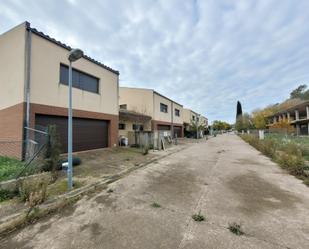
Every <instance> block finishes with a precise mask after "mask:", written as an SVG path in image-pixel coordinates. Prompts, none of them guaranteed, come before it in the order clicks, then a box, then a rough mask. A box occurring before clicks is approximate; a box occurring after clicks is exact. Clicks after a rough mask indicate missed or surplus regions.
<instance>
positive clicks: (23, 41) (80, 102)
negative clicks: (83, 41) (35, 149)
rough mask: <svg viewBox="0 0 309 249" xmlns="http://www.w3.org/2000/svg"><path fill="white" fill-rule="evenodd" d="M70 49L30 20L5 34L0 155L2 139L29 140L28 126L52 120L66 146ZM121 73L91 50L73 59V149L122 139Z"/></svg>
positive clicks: (0, 49)
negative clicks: (119, 97) (119, 115)
mask: <svg viewBox="0 0 309 249" xmlns="http://www.w3.org/2000/svg"><path fill="white" fill-rule="evenodd" d="M70 50H71V48H70V47H69V46H67V45H65V44H63V43H61V42H59V41H56V40H55V39H53V38H50V37H49V36H48V35H46V34H43V33H42V32H39V31H38V30H36V29H34V28H32V27H31V26H30V23H28V22H24V23H22V24H20V25H18V26H16V27H14V28H13V29H11V30H9V31H7V32H5V33H3V34H1V35H0V54H1V58H0V85H1V92H0V155H1V145H2V147H3V145H4V143H1V142H3V141H22V140H24V127H25V126H27V127H31V128H35V127H39V126H40V127H42V126H43V127H46V126H48V125H50V124H55V125H57V130H58V132H59V134H60V139H61V143H62V152H66V148H67V115H68V114H67V113H68V109H67V108H68V64H69V62H68V59H67V56H68V53H69V51H70ZM118 78H119V72H118V71H115V70H113V69H111V68H109V67H107V66H105V65H104V64H102V63H100V62H98V61H96V60H94V59H92V58H90V57H88V56H86V55H84V56H83V57H82V58H81V59H80V60H78V61H76V62H74V63H73V151H82V150H91V149H97V148H104V147H111V146H115V145H116V144H117V140H118ZM2 149H3V148H2ZM23 149H24V148H23V146H22V143H20V145H19V146H16V148H15V150H14V151H11V152H10V154H9V155H8V156H15V157H18V158H21V157H22V154H23ZM2 151H3V150H2ZM2 154H3V153H2Z"/></svg>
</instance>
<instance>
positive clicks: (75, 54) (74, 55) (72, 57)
mask: <svg viewBox="0 0 309 249" xmlns="http://www.w3.org/2000/svg"><path fill="white" fill-rule="evenodd" d="M83 55H84V53H83V51H82V50H80V49H72V50H71V51H70V53H69V56H68V60H69V62H70V66H69V112H68V116H69V117H68V169H67V175H68V190H71V189H72V187H73V165H72V62H74V61H77V60H78V59H80V58H81V57H83Z"/></svg>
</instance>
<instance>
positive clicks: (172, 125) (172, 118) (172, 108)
mask: <svg viewBox="0 0 309 249" xmlns="http://www.w3.org/2000/svg"><path fill="white" fill-rule="evenodd" d="M173 104H174V103H173V101H171V122H172V124H171V133H172V134H171V137H172V139H173V137H174V105H173Z"/></svg>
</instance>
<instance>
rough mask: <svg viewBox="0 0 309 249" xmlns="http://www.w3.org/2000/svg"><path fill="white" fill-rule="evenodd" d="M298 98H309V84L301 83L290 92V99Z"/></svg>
mask: <svg viewBox="0 0 309 249" xmlns="http://www.w3.org/2000/svg"><path fill="white" fill-rule="evenodd" d="M296 98H298V99H303V100H308V99H309V90H307V85H305V84H304V85H300V86H298V87H297V88H296V89H294V90H293V91H292V92H291V93H290V99H296Z"/></svg>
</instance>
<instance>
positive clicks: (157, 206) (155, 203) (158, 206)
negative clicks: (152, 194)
mask: <svg viewBox="0 0 309 249" xmlns="http://www.w3.org/2000/svg"><path fill="white" fill-rule="evenodd" d="M150 206H152V207H153V208H160V207H161V205H160V204H159V203H157V202H153V203H152V204H151V205H150Z"/></svg>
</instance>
